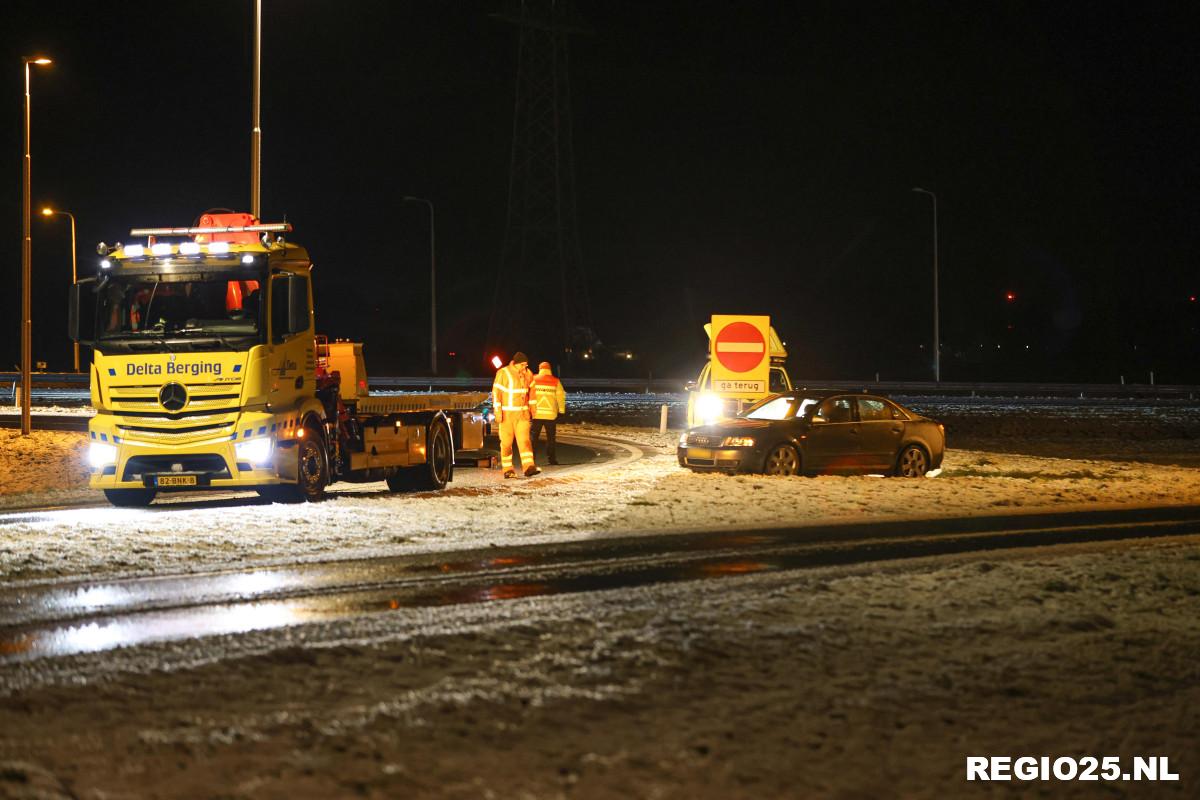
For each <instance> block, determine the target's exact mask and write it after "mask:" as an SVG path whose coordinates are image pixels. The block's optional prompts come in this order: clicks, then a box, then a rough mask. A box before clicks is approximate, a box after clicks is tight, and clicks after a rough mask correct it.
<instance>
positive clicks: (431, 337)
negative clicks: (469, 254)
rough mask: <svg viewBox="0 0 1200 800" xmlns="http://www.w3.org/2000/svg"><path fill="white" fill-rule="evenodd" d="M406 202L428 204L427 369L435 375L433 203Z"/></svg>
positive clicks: (421, 199) (418, 199)
mask: <svg viewBox="0 0 1200 800" xmlns="http://www.w3.org/2000/svg"><path fill="white" fill-rule="evenodd" d="M404 200H405V202H408V203H424V204H425V205H427V206H429V369H430V371H431V372H432V373H433V374H434V375H437V255H436V250H435V245H436V240H435V238H434V229H433V228H434V226H433V203H432V202H431V201H429V200H426V199H425V198H424V197H405V198H404Z"/></svg>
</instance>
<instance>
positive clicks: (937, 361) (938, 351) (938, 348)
mask: <svg viewBox="0 0 1200 800" xmlns="http://www.w3.org/2000/svg"><path fill="white" fill-rule="evenodd" d="M913 191H914V192H920V193H921V194H927V195H929V197H930V199H931V200H933V381H934V383H941V380H942V339H941V335H940V334H939V333H938V218H937V195H936V194H934V193H933V192H931V191H929V190H928V189H922V188H921V187H919V186H914V187H913Z"/></svg>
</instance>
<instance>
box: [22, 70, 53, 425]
mask: <svg viewBox="0 0 1200 800" xmlns="http://www.w3.org/2000/svg"><path fill="white" fill-rule="evenodd" d="M21 61H22V62H23V66H24V68H25V160H24V162H23V165H22V167H23V168H22V170H21V173H22V174H21V230H22V238H21V435H22V436H28V435H29V432H30V430H31V429H32V424H31V420H30V418H29V402H30V396H31V395H30V391H29V383H30V381H31V380H32V379H33V339H32V336H33V322H32V318H33V300H32V296H33V292H32V286H31V282H32V279H33V240H32V239H31V238H30V233H29V227H30V222H29V214H30V206H31V205H32V203H31V201H30V194H31V191H30V187H31V183H32V179H31V177H30V165H31V164H32V160H31V159H30V156H29V112H30V102H29V65H30V64H37V65H39V66H44V65H46V64H49V63H51V61H50V59H48V58H45V57H44V56H25V57H24V58H22V59H21Z"/></svg>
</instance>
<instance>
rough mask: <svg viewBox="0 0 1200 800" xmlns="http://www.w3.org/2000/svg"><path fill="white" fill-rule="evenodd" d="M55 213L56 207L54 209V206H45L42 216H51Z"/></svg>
mask: <svg viewBox="0 0 1200 800" xmlns="http://www.w3.org/2000/svg"><path fill="white" fill-rule="evenodd" d="M53 214H54V209H53V208H43V209H42V216H43V217H49V216H51V215H53Z"/></svg>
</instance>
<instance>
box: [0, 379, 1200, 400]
mask: <svg viewBox="0 0 1200 800" xmlns="http://www.w3.org/2000/svg"><path fill="white" fill-rule="evenodd" d="M20 380H21V376H20V374H19V373H16V372H0V402H8V403H13V402H15V400H16V397H17V392H18V389H19V387H20ZM370 381H371V386H372V388H375V389H394V390H405V389H407V390H412V391H438V390H445V389H459V390H466V389H476V390H485V391H486V390H488V389H490V388H491V386H492V379H491V378H472V377H461V378H430V377H423V376H419V375H418V376H379V377H372V378H371V379H370ZM794 383H795V385H796V386H797V387H804V388H808V389H812V390H814V391H822V390H854V391H861V390H864V389H865V390H868V391H872V392H878V393H880V394H907V395H952V396H953V395H958V396H983V397H989V396H991V397H1127V398H1140V399H1171V400H1200V386H1197V385H1188V384H1169V385H1168V384H1157V385H1155V384H1145V383H1137V384H1134V383H1007V382H995V381H991V382H970V381H942V382H940V383H935V382H933V381H878V382H876V381H871V380H867V381H854V380H839V381H818V380H797V381H795V382H794ZM563 384H564V386H565V387H566V388H567V390H568V391H592V392H637V393H644V394H654V393H664V394H672V393H677V392H682V391H684V386H685V385H686V381H684V380H682V379H678V378H653V379H649V378H572V377H566V378H563ZM88 386H89V375H87V374H80V373H74V372H38V373H34V375H33V387H32V389H31V392H32V394H33V396H34V397H36V398H37V399H39V400H55V399H58V400H80V399H87V397H88V395H89V393H90V389H89V388H88ZM76 387H78V388H76Z"/></svg>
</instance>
